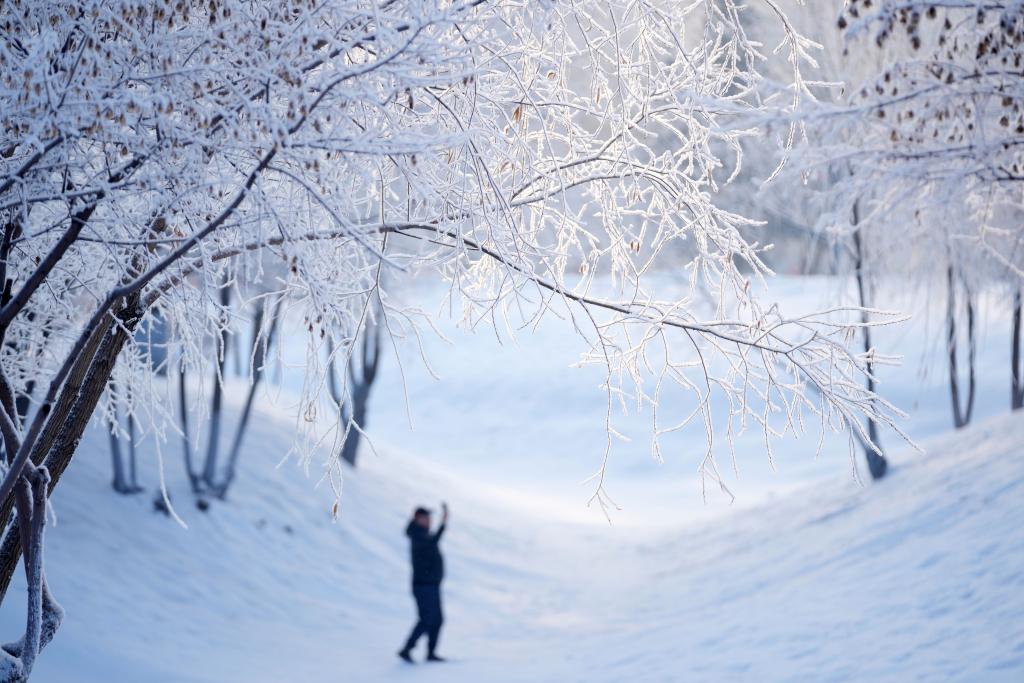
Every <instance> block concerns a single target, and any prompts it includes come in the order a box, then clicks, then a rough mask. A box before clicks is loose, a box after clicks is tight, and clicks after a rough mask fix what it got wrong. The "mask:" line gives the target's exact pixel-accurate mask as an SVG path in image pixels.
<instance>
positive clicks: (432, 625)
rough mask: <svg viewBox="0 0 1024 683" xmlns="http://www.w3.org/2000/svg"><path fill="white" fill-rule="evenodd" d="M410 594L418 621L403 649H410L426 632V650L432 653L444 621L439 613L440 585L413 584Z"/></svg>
mask: <svg viewBox="0 0 1024 683" xmlns="http://www.w3.org/2000/svg"><path fill="white" fill-rule="evenodd" d="M412 596H413V597H414V598H415V599H416V612H417V614H418V615H419V621H417V622H416V625H415V626H414V627H413V629H412V633H410V634H409V640H407V641H406V643H405V649H406V650H411V649H413V648H414V647H416V642H417V641H418V640H419V639H420V636H422V635H424V634H426V636H427V652H429V653H431V654H433V652H434V649H435V648H436V647H437V639H438V637H439V636H440V635H441V624H443V623H444V615H443V614H442V613H441V586H440V584H436V583H434V584H422V583H421V584H413V586H412Z"/></svg>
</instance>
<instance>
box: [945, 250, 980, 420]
mask: <svg viewBox="0 0 1024 683" xmlns="http://www.w3.org/2000/svg"><path fill="white" fill-rule="evenodd" d="M946 285H947V305H946V347H947V349H948V351H949V393H950V398H951V399H952V401H953V426H955V427H956V428H957V429H960V428H962V427H965V426H966V425H967V424H968V423H969V422H970V421H971V413H972V412H973V411H974V395H975V378H974V357H975V350H976V345H975V336H974V302H973V301H972V300H971V292H970V290H969V289H968V288H967V287H966V286H965V287H964V295H965V299H966V305H967V399H966V401H965V402H964V405H963V406H961V401H960V372H959V369H958V363H959V361H958V358H957V355H958V354H957V334H956V282H955V278H954V276H953V266H949V267H948V268H947V269H946Z"/></svg>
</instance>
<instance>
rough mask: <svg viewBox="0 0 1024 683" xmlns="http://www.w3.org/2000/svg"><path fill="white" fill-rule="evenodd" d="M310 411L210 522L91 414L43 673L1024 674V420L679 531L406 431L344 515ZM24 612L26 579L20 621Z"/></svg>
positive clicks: (59, 550)
mask: <svg viewBox="0 0 1024 683" xmlns="http://www.w3.org/2000/svg"><path fill="white" fill-rule="evenodd" d="M290 427H291V423H289V422H287V421H284V420H282V419H280V418H278V417H277V416H276V415H274V414H273V413H270V412H267V411H266V410H264V412H262V413H261V414H260V415H259V419H258V420H256V424H255V426H254V429H255V431H254V433H252V434H251V436H250V441H249V443H250V444H252V447H251V448H250V449H249V450H248V451H247V453H246V456H245V457H246V458H248V459H249V460H248V465H249V466H248V467H246V468H244V469H243V471H242V476H243V477H244V479H242V480H240V481H239V483H238V485H237V493H236V494H235V495H234V496H233V500H232V501H231V503H230V504H227V505H225V504H215V505H214V506H213V508H212V509H211V511H209V512H208V513H202V512H200V511H198V510H196V509H195V508H194V507H192V506H191V505H188V504H186V503H185V501H186V500H187V497H186V496H185V495H184V494H183V493H182V494H180V498H181V500H180V501H179V503H180V506H179V507H180V508H181V513H182V515H183V516H184V517H185V518H186V521H187V522H188V524H189V525H190V528H189V530H188V531H185V530H182V529H181V528H180V527H178V526H176V525H175V524H174V523H173V522H171V521H170V520H169V519H167V518H166V517H163V516H162V515H159V514H156V513H154V512H153V510H152V506H151V503H150V499H149V497H148V496H138V497H122V496H115V495H112V494H111V493H110V492H109V490H108V478H109V473H108V462H107V452H106V448H105V441H104V440H103V438H102V436H101V435H100V434H98V433H97V432H95V431H91V433H90V436H89V439H88V440H87V442H86V443H85V445H84V448H85V452H83V454H82V456H83V457H81V458H79V459H78V460H77V461H76V463H75V466H74V467H73V468H72V470H71V471H70V473H69V478H68V480H67V482H66V484H65V485H63V486H62V487H61V489H60V490H59V491H58V494H57V496H56V499H55V505H56V511H57V514H58V515H59V523H58V526H57V527H56V528H55V529H53V530H52V531H51V532H50V536H49V541H50V542H49V544H48V546H47V548H48V550H47V552H48V557H49V562H48V565H49V566H50V568H51V569H50V574H51V582H52V585H53V588H54V590H55V592H56V593H57V595H58V596H60V598H61V599H62V602H63V604H64V606H65V607H66V608H67V612H68V618H67V621H66V623H65V626H64V628H62V630H61V632H60V633H59V635H58V637H57V640H56V641H55V642H54V644H53V645H52V647H51V648H49V649H48V650H47V651H46V653H45V655H44V656H43V657H42V658H41V660H40V662H39V664H38V669H37V673H36V677H35V678H34V679H33V680H37V681H40V682H42V683H63V682H66V681H76V682H81V683H92V682H96V683H99V682H101V681H102V682H107V681H147V683H163V682H167V683H170V682H172V681H173V682H175V683H191V682H195V683H199V682H213V681H238V682H243V681H245V682H254V683H258V682H262V681H266V682H270V681H309V682H310V683H318V682H321V681H323V682H325V683H326V682H328V681H331V682H333V681H370V682H372V681H399V680H402V681H407V680H417V681H446V682H461V681H466V682H474V683H476V682H479V681H508V682H513V681H515V682H520V681H551V682H552V683H554V682H556V681H557V682H564V681H602V682H603V681H607V682H609V683H611V682H618V681H625V680H629V681H641V682H643V681H733V680H740V681H744V680H749V681H797V680H807V681H847V680H848V681H861V680H870V681H907V680H943V681H1019V680H1022V677H1024V620H1022V619H1021V617H1020V615H1021V614H1022V613H1024V528H1022V526H1021V524H1020V520H1021V519H1024V460H1022V459H1021V457H1020V456H1021V452H1020V447H1021V444H1022V443H1024V419H1021V417H1016V416H1015V417H1003V418H998V419H994V420H988V421H986V422H984V423H982V424H980V425H978V426H976V427H974V428H971V429H969V430H967V431H965V432H963V433H960V434H956V435H954V436H943V437H941V438H938V439H935V440H933V441H931V442H930V443H927V444H926V445H927V446H928V447H929V454H928V455H927V456H919V455H916V454H912V453H903V454H898V455H897V456H896V457H895V463H894V464H895V467H894V471H893V474H892V476H891V477H890V478H889V479H887V480H885V481H884V482H883V483H881V484H880V485H876V486H870V487H867V488H860V487H858V485H857V484H856V483H854V482H853V481H852V480H850V479H849V477H848V475H843V474H840V475H836V476H834V477H830V478H827V479H825V480H822V481H819V482H818V483H817V484H815V485H814V486H813V487H809V488H805V489H802V490H799V491H797V492H794V493H792V494H790V495H787V496H783V497H779V498H778V499H776V500H773V501H770V502H765V503H762V504H760V505H759V506H758V507H756V508H755V509H747V510H738V511H736V512H735V513H734V514H728V515H720V516H718V517H716V518H715V519H713V520H711V521H708V522H705V523H701V524H690V525H686V524H685V523H684V521H685V520H683V519H680V520H678V521H679V524H678V526H677V528H675V529H674V530H663V529H659V530H657V531H643V530H641V529H637V528H633V527H630V526H629V525H614V526H611V527H609V526H607V525H586V526H581V525H579V524H577V523H575V522H573V521H571V520H569V519H566V518H563V517H560V516H559V515H558V514H557V512H556V511H553V510H549V509H544V511H543V513H537V512H536V511H531V507H530V506H529V505H525V506H517V505H514V503H513V502H512V501H514V499H515V494H514V493H512V494H507V495H504V496H502V495H497V494H496V492H495V491H494V490H491V489H489V488H487V487H486V486H481V485H480V484H478V483H475V482H472V481H470V480H460V479H458V478H456V477H455V476H454V475H453V474H451V473H450V472H448V471H443V470H442V469H440V468H437V467H430V468H429V469H428V467H427V466H428V463H426V462H425V461H423V460H422V459H414V458H412V457H409V456H405V455H400V454H398V453H396V452H384V453H382V454H381V457H380V458H373V457H367V458H365V459H364V464H363V467H362V468H361V469H360V470H358V471H357V472H354V473H351V474H349V475H348V477H347V479H346V488H345V498H344V501H343V510H342V518H341V520H340V522H339V523H337V524H332V523H331V521H330V510H329V506H330V502H331V497H330V495H329V494H328V493H327V492H325V491H312V490H311V483H310V480H308V479H306V478H305V477H304V476H303V474H302V473H301V472H300V471H297V470H296V469H295V468H294V467H292V466H290V465H285V466H284V467H282V468H281V469H275V467H274V466H275V465H276V464H277V462H278V461H279V460H280V457H281V455H282V453H284V452H285V451H286V450H287V448H288V446H289V445H290V441H289V436H288V435H289V433H290V432H289V428H290ZM172 473H173V471H172ZM176 490H178V491H183V490H184V489H183V488H181V487H180V486H178V487H177V488H176ZM506 493H507V492H506ZM442 496H443V497H445V498H446V499H447V500H448V501H449V503H450V504H451V506H452V510H453V517H452V521H451V525H450V527H451V528H450V532H449V534H448V536H447V537H446V539H445V542H444V545H445V549H446V552H447V555H448V564H449V568H450V579H449V581H448V583H447V584H446V596H447V605H446V612H447V625H446V630H445V632H444V634H443V637H442V647H441V651H442V652H443V653H444V654H446V655H449V656H451V657H452V659H453V660H454V661H452V662H451V663H449V664H447V665H430V666H427V665H420V666H417V667H415V669H413V668H410V667H409V666H408V665H404V664H402V663H401V662H400V661H399V660H398V659H397V658H396V657H395V655H394V651H395V650H396V649H397V647H398V645H399V644H400V642H401V640H402V638H403V637H404V635H405V633H406V630H407V628H408V627H409V626H410V624H411V620H412V615H413V611H412V604H411V600H410V598H409V596H408V594H407V582H408V575H407V571H408V570H407V560H406V546H405V543H404V541H405V539H404V537H403V536H402V526H403V523H404V521H405V515H406V514H407V511H408V510H409V509H410V508H411V507H412V506H413V505H414V504H416V503H419V502H421V501H433V500H439V499H440V498H441V497H442ZM15 588H16V591H17V593H12V595H14V594H17V595H21V594H22V593H21V590H22V588H23V584H21V583H17V584H16V586H15ZM19 619H20V605H19V604H18V602H16V601H15V600H10V601H8V603H7V604H6V605H5V606H4V611H3V613H2V621H0V624H2V626H3V628H4V629H5V632H7V633H11V632H14V631H15V630H16V626H17V624H16V621H17V620H19Z"/></svg>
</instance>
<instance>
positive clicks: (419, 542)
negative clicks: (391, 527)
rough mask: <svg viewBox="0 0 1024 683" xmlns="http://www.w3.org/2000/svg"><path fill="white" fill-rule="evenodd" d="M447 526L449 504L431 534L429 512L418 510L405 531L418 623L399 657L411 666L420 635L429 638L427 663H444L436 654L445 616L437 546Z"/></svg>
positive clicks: (442, 511) (442, 573)
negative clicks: (407, 539) (442, 610)
mask: <svg viewBox="0 0 1024 683" xmlns="http://www.w3.org/2000/svg"><path fill="white" fill-rule="evenodd" d="M447 523H448V505H447V504H446V503H441V525H440V526H438V527H437V531H435V532H433V533H431V532H430V510H428V509H427V508H423V507H419V508H416V510H415V511H414V512H413V514H412V521H410V522H409V526H407V527H406V529H405V535H406V536H408V537H409V548H410V551H411V553H410V554H411V557H412V596H413V598H415V600H416V612H417V614H418V615H419V620H418V621H417V622H416V625H415V626H414V627H413V629H412V633H410V634H409V639H408V640H406V642H405V647H403V648H402V649H401V650H400V651H399V652H398V656H399V657H401V658H402V659H404V660H405V661H407V662H409V663H412V661H413V659H412V649H413V648H414V647H416V643H417V641H419V639H420V636H423V635H426V636H427V661H428V662H443V661H444V658H442V657H439V656H438V654H437V639H438V637H439V636H440V635H441V624H443V623H444V615H443V614H442V612H441V580H442V579H444V558H443V557H442V556H441V549H440V548H439V547H438V543H439V542H440V540H441V535H442V534H444V529H445V525H446V524H447Z"/></svg>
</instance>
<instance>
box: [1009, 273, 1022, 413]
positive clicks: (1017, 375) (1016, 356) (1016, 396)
mask: <svg viewBox="0 0 1024 683" xmlns="http://www.w3.org/2000/svg"><path fill="white" fill-rule="evenodd" d="M1020 328H1021V290H1020V289H1018V290H1017V291H1016V292H1014V294H1013V330H1012V332H1011V334H1010V338H1011V341H1010V409H1011V410H1020V409H1021V408H1024V377H1022V375H1024V368H1022V367H1021V348H1020V344H1021V333H1020Z"/></svg>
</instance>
